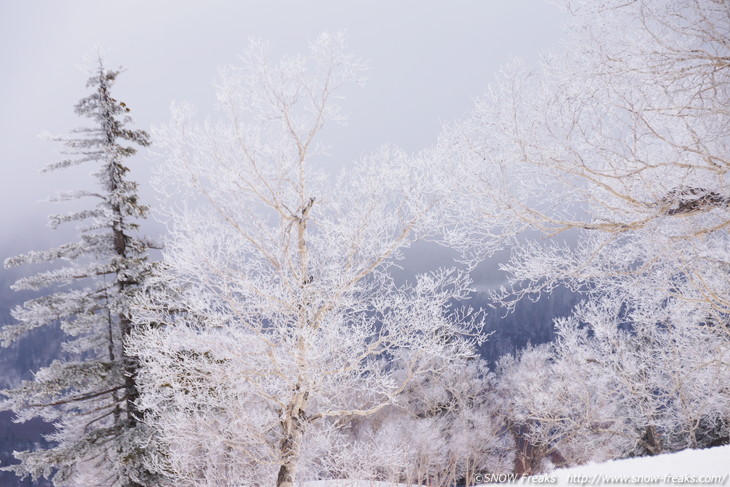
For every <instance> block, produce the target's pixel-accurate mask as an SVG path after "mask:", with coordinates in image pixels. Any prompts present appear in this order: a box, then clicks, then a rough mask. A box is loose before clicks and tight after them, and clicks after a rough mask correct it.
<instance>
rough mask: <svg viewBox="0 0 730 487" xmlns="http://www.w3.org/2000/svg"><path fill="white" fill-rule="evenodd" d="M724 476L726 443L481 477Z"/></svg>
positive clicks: (710, 481) (621, 479)
mask: <svg viewBox="0 0 730 487" xmlns="http://www.w3.org/2000/svg"><path fill="white" fill-rule="evenodd" d="M728 478H730V445H728V446H721V447H716V448H708V449H705V450H684V451H681V452H678V453H672V454H667V455H658V456H654V457H641V458H629V459H625V460H615V461H610V462H605V463H599V464H589V465H583V466H580V467H574V468H568V469H558V470H555V471H553V472H551V473H550V474H547V475H544V476H539V475H538V476H533V477H526V478H524V479H520V480H516V481H515V480H513V478H512V479H511V478H510V476H499V477H494V478H491V479H486V478H483V480H492V481H497V482H510V480H512V482H514V483H517V484H536V485H539V484H545V485H727V482H728ZM477 480H479V479H477ZM482 485H486V483H485V484H482Z"/></svg>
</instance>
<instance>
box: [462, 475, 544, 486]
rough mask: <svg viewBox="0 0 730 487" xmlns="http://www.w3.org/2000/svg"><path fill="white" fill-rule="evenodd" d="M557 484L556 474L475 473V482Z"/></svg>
mask: <svg viewBox="0 0 730 487" xmlns="http://www.w3.org/2000/svg"><path fill="white" fill-rule="evenodd" d="M517 482H520V483H523V484H557V483H558V478H557V477H556V476H555V475H518V474H516V473H478V474H476V475H474V483H475V484H510V483H512V484H514V483H517Z"/></svg>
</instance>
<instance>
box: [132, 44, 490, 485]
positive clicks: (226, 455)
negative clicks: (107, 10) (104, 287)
mask: <svg viewBox="0 0 730 487" xmlns="http://www.w3.org/2000/svg"><path fill="white" fill-rule="evenodd" d="M310 47H311V49H310V53H309V55H308V56H306V57H305V56H299V57H294V58H285V59H284V60H282V61H280V62H279V63H273V62H270V61H269V60H268V52H267V48H266V46H265V45H263V44H261V43H259V42H253V43H252V45H251V47H250V49H249V51H247V53H246V54H245V55H244V56H243V57H242V63H243V66H242V67H240V68H239V67H236V68H228V69H225V70H223V71H222V72H221V78H220V81H219V82H218V98H219V101H220V106H221V109H222V115H221V117H218V118H219V119H220V120H219V121H212V120H208V121H206V122H205V123H198V122H195V121H194V120H193V115H192V109H191V108H190V107H186V106H180V107H177V108H176V109H175V110H173V114H172V120H171V122H170V123H169V124H168V125H167V126H166V127H163V128H162V129H160V131H159V132H158V133H157V134H156V140H158V141H159V142H160V144H161V146H162V147H163V148H164V150H165V152H166V156H167V160H166V161H165V163H164V164H163V166H162V168H161V170H160V173H159V174H160V176H159V178H158V180H157V185H158V188H159V189H160V190H161V191H162V192H163V193H164V194H166V195H168V196H170V197H181V196H182V197H184V198H186V205H185V206H183V205H179V204H177V205H174V206H173V205H171V208H169V213H170V215H171V218H172V222H173V228H172V230H171V233H170V235H169V238H168V240H167V243H166V248H165V254H164V262H163V265H162V266H161V268H160V271H159V272H158V273H157V275H155V276H154V277H153V278H152V279H151V280H149V281H148V284H147V288H146V289H147V292H146V293H145V294H144V295H142V296H140V298H139V299H138V301H137V303H136V306H135V313H134V316H135V319H136V322H137V323H138V324H139V325H144V324H154V326H150V328H149V329H148V330H147V331H146V332H144V333H141V334H139V335H137V336H135V337H134V338H133V339H132V340H131V342H130V346H131V348H132V349H133V350H134V353H135V355H136V356H137V357H138V359H139V360H140V362H141V364H142V369H141V374H142V375H141V378H142V379H143V380H142V390H141V396H140V406H141V407H142V408H143V409H144V410H145V411H146V414H147V415H148V418H149V421H151V424H153V425H154V426H155V427H156V428H157V429H158V430H159V431H160V433H161V438H162V441H163V442H164V443H165V445H166V448H167V449H166V450H165V452H164V454H162V455H159V456H157V457H155V458H154V459H153V460H152V462H153V463H152V468H154V469H157V470H158V471H160V472H163V473H164V474H165V475H167V476H168V477H169V478H170V479H171V480H172V481H173V483H174V484H175V485H200V484H201V483H210V484H215V485H231V484H251V483H255V482H260V481H261V480H262V479H268V480H266V482H269V483H273V482H276V483H277V485H280V486H290V485H292V484H293V483H294V482H295V481H301V480H306V479H308V478H332V477H333V476H336V475H346V473H343V472H341V471H339V470H337V469H336V468H335V467H326V465H328V462H329V461H330V460H331V459H332V457H333V456H334V455H335V452H334V451H333V448H335V445H340V446H339V447H337V448H342V447H344V445H342V443H337V441H339V440H338V438H341V432H342V429H343V428H345V427H346V426H347V425H348V424H350V423H351V422H352V421H353V419H355V418H366V417H368V416H372V415H375V414H378V413H379V412H384V411H385V409H386V408H389V407H393V406H394V405H396V404H397V403H398V401H399V398H400V397H401V396H402V395H403V394H404V393H405V391H406V390H407V389H408V388H409V387H410V386H411V385H413V384H414V383H415V382H416V381H418V380H419V378H422V377H423V376H424V375H426V374H431V375H433V376H435V377H438V376H439V375H440V374H442V373H447V372H448V371H449V370H450V367H452V364H453V363H455V362H456V361H459V360H462V361H463V360H466V359H468V358H470V357H473V355H474V349H473V346H472V344H473V342H475V341H478V340H480V339H481V338H480V329H481V326H482V317H481V315H480V314H479V313H476V312H474V311H472V310H468V309H461V308H459V307H458V306H457V304H456V303H457V302H458V301H459V300H461V299H463V298H465V297H466V296H467V295H468V293H469V290H470V281H469V279H468V276H467V275H466V274H465V273H463V272H460V271H457V270H454V269H445V270H435V271H433V272H431V273H427V274H424V275H421V276H419V277H418V278H417V279H416V280H415V281H414V282H412V283H410V284H407V285H404V286H397V285H396V284H395V282H394V280H393V278H392V277H391V276H390V272H389V270H390V268H391V267H392V266H393V265H396V263H397V261H398V259H399V258H400V257H401V255H402V252H403V250H405V249H406V248H408V246H409V245H410V244H411V243H412V242H413V240H414V239H416V238H427V237H429V236H437V235H440V232H441V230H442V229H441V226H440V225H441V220H440V218H442V216H443V211H444V203H443V202H444V201H445V198H444V193H443V190H442V189H441V188H442V186H441V185H440V184H439V181H438V180H437V179H436V178H435V176H434V175H435V174H436V171H435V167H434V168H432V167H430V166H429V165H433V162H432V160H431V159H428V158H425V157H424V158H422V157H413V156H409V155H407V154H405V153H403V152H401V151H398V150H396V149H392V148H384V149H381V150H380V151H378V152H376V153H374V154H372V155H371V156H368V157H366V158H365V159H364V160H363V161H362V162H360V163H358V164H356V165H355V166H354V167H350V168H347V169H345V170H344V171H343V172H342V174H341V175H340V176H339V177H338V178H336V179H334V178H332V177H331V176H329V175H328V174H327V173H326V172H325V170H324V166H323V164H322V161H323V158H322V156H323V145H322V143H321V142H320V137H321V135H320V132H322V131H323V130H324V129H326V126H327V124H329V123H332V122H340V121H341V120H342V116H341V111H340V109H339V105H338V104H337V103H336V101H337V92H338V90H339V89H340V87H341V86H342V85H345V84H347V83H352V82H356V81H358V80H359V78H360V76H361V72H362V65H361V64H360V63H359V62H358V61H357V60H356V59H354V58H353V57H352V56H351V55H349V54H347V52H346V50H345V48H344V42H343V38H342V36H341V35H322V36H320V37H319V38H318V39H317V40H316V41H315V42H314V43H312V45H311V46H310ZM431 169H434V170H433V171H431ZM160 325H162V326H160ZM314 449H318V450H314ZM304 452H307V453H306V454H305V453H304ZM318 452H320V453H321V454H320V453H318Z"/></svg>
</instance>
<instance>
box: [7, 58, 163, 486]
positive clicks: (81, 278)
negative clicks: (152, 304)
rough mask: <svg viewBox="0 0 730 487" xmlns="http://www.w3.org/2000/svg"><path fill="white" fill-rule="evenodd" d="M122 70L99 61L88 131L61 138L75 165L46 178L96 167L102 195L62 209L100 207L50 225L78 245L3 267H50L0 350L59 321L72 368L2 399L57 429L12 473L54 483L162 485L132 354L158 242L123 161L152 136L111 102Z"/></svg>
mask: <svg viewBox="0 0 730 487" xmlns="http://www.w3.org/2000/svg"><path fill="white" fill-rule="evenodd" d="M120 72H121V71H120V70H108V69H106V68H105V67H104V65H103V63H102V61H101V59H99V64H98V67H97V68H96V69H95V72H94V73H93V74H92V76H91V77H90V78H89V80H88V82H87V86H88V87H89V88H91V89H92V93H91V94H90V95H89V96H87V97H85V98H83V99H81V101H79V103H78V104H77V105H76V113H77V114H78V115H79V116H82V117H86V118H88V119H90V121H91V123H90V125H89V126H86V127H83V128H79V129H77V130H75V131H74V132H73V135H72V136H69V137H62V138H58V139H57V140H58V141H60V142H62V143H63V144H64V145H65V146H66V147H67V149H68V153H69V154H70V157H69V158H66V159H63V160H61V161H59V162H54V163H51V164H49V165H47V166H46V167H45V168H44V170H43V171H44V172H48V171H56V170H61V169H64V168H67V167H71V166H76V165H80V164H83V165H94V167H95V169H94V173H93V175H94V177H95V179H96V181H97V183H98V184H97V187H96V188H94V189H90V190H82V191H74V192H69V193H63V194H61V195H59V196H58V197H57V198H56V199H58V200H61V201H67V200H80V199H87V198H88V199H94V200H96V201H97V203H96V206H94V207H91V208H87V209H81V210H78V211H73V212H71V213H67V214H60V215H53V216H51V218H50V224H51V227H52V228H56V227H57V226H59V225H61V224H66V223H75V224H76V225H77V226H78V227H77V228H78V230H79V239H78V240H77V241H75V242H71V243H67V244H64V245H61V246H60V247H57V248H54V249H51V250H45V251H33V252H29V253H27V254H24V255H20V256H17V257H12V258H9V259H7V260H6V261H5V265H6V266H17V265H23V264H46V263H51V264H53V265H52V266H51V268H50V270H43V271H42V272H39V273H38V274H36V275H34V276H31V277H26V278H23V279H20V280H19V281H18V282H16V283H15V284H14V286H13V289H15V290H33V291H39V290H46V292H45V294H42V295H41V296H40V297H38V298H34V299H31V300H29V301H26V302H25V303H24V304H23V305H20V306H18V307H16V308H15V309H14V310H13V317H14V318H15V319H16V320H17V323H15V324H10V325H6V326H4V327H3V328H2V330H0V340H1V341H2V344H3V345H6V346H7V345H9V344H10V343H12V342H14V341H15V340H18V339H20V338H21V337H23V336H24V335H25V334H26V333H27V332H29V331H30V330H33V329H36V328H39V327H44V326H49V325H52V324H56V323H60V326H61V329H62V330H63V331H64V332H65V333H66V335H67V336H68V340H67V341H65V342H64V344H63V350H64V357H63V358H61V359H58V360H56V361H54V362H53V363H52V364H51V365H50V366H48V367H44V368H42V369H40V370H39V371H37V372H36V373H35V376H34V379H33V380H30V381H24V382H23V383H22V384H21V385H20V386H18V387H17V388H15V389H12V390H5V391H2V393H3V394H4V395H5V396H6V399H5V400H4V401H3V402H2V404H1V406H2V408H3V409H11V410H13V411H14V412H15V413H16V415H17V420H18V421H26V420H28V419H30V418H33V417H41V418H43V419H44V420H45V421H49V422H53V423H54V425H55V427H56V431H55V433H53V434H52V435H50V436H49V437H48V439H49V440H50V441H51V442H52V443H51V444H52V445H53V446H51V447H50V448H48V449H46V450H39V451H24V452H17V453H16V457H17V458H18V459H19V460H20V464H19V465H15V466H10V467H6V469H8V470H11V471H13V472H15V473H16V474H17V475H20V476H26V475H30V476H32V477H33V478H37V477H40V476H44V477H47V478H52V479H53V482H54V483H55V484H56V485H109V486H125V487H131V486H140V485H157V483H156V482H155V480H154V478H152V477H150V476H149V474H148V472H147V471H146V470H145V469H144V467H143V466H142V459H141V458H142V456H143V455H144V448H145V445H146V443H148V442H149V434H148V430H147V427H146V426H145V425H144V424H143V423H141V422H140V413H139V411H138V409H137V406H136V403H135V401H136V400H137V396H138V391H137V361H136V359H134V358H133V357H132V356H130V355H129V353H128V351H127V349H126V347H125V344H124V341H125V340H126V339H127V338H128V337H129V335H130V333H131V332H132V330H133V325H132V321H131V320H132V317H131V314H130V303H131V300H132V298H133V296H134V295H135V294H136V293H137V290H138V288H139V286H140V284H141V282H142V281H143V279H144V278H145V276H146V275H147V274H148V273H149V271H150V263H149V262H148V256H147V251H148V249H149V247H150V244H149V242H148V241H147V240H146V239H144V238H141V237H139V236H138V230H139V228H138V224H139V221H140V219H142V218H144V217H145V214H146V213H147V207H146V206H144V205H142V204H140V202H139V201H138V196H137V184H136V183H135V182H132V181H130V180H129V179H128V174H127V173H128V172H129V169H128V167H127V166H126V160H127V158H129V157H130V156H132V155H134V154H135V152H136V148H135V146H138V147H146V146H148V145H149V144H150V138H149V136H148V134H147V133H146V132H144V131H142V130H136V129H132V128H129V124H130V122H131V118H130V117H129V115H128V112H129V111H130V109H129V107H127V105H126V104H125V103H124V102H120V101H118V100H116V99H115V98H113V97H112V94H111V88H112V86H113V84H114V82H115V81H116V78H117V76H118V75H119V73H120ZM45 267H46V269H48V267H49V266H48V265H46V266H45Z"/></svg>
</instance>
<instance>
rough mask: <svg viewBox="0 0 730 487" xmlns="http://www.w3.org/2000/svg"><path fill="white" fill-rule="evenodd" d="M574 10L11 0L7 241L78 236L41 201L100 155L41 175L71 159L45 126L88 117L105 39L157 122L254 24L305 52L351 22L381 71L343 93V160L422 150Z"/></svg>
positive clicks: (194, 92)
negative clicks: (84, 67) (97, 55)
mask: <svg viewBox="0 0 730 487" xmlns="http://www.w3.org/2000/svg"><path fill="white" fill-rule="evenodd" d="M563 19H564V18H563V14H562V13H561V12H560V11H559V10H558V9H557V8H556V7H554V6H552V5H550V4H548V3H547V2H543V1H542V0H469V1H467V0H450V1H448V2H447V1H440V2H438V1H424V0H411V1H396V0H387V1H386V0H378V1H375V0H369V1H352V2H351V1H343V0H332V1H329V0H327V1H325V0H317V1H303V0H298V1H286V2H284V1H263V0H262V1H258V2H254V1H229V2H224V1H215V0H207V1H199V2H186V1H173V0H166V1H153V0H147V1H140V0H125V1H123V2H99V1H63V2H60V1H50V0H48V1H17V2H11V1H2V2H0V63H1V64H0V65H1V66H2V76H0V147H1V148H2V149H1V150H0V171H1V172H0V205H1V206H0V228H2V234H1V235H2V236H1V238H0V250H2V251H3V252H4V253H16V252H19V251H22V250H26V249H29V248H36V249H43V248H47V247H48V245H50V244H51V243H59V241H62V240H61V239H62V238H66V237H64V236H63V235H62V234H60V235H59V232H55V233H54V232H52V231H51V230H50V229H48V227H47V226H46V216H47V215H48V214H49V213H52V212H54V211H56V210H59V209H61V210H63V208H61V207H59V205H58V204H51V203H38V202H39V201H41V200H43V199H45V198H47V197H48V196H49V194H52V193H54V192H55V190H56V189H58V190H71V189H79V188H88V186H89V180H88V177H87V174H88V173H89V172H90V171H91V169H92V168H91V167H88V166H85V167H82V168H80V169H78V170H71V171H61V172H58V173H50V174H39V172H38V171H39V169H40V168H41V167H42V166H43V165H44V164H46V163H47V162H50V161H53V160H56V159H58V158H59V149H60V144H57V143H54V142H52V141H47V140H43V139H40V138H38V134H40V133H41V132H42V131H44V130H46V131H49V132H51V133H53V134H64V133H66V132H67V131H68V130H70V129H72V128H74V127H76V126H79V125H80V124H81V123H82V121H81V120H80V119H78V117H76V115H75V114H74V112H73V106H74V104H75V103H76V102H77V101H78V100H79V99H80V98H82V97H83V96H85V95H86V94H87V93H88V92H87V90H86V88H85V81H86V78H87V75H86V74H85V73H84V72H82V71H80V70H79V69H78V68H77V67H78V66H79V65H81V64H83V61H84V57H85V55H88V54H89V53H91V52H93V49H94V47H95V46H100V47H101V48H103V49H104V51H105V52H106V62H107V64H108V65H109V66H110V67H117V66H119V65H123V66H125V67H126V68H127V72H126V73H124V74H123V75H122V76H121V77H120V78H119V81H118V82H117V85H116V86H115V97H116V98H117V99H119V100H123V101H125V102H126V103H127V104H128V105H129V106H130V107H131V108H132V112H131V115H132V116H133V117H134V119H135V126H136V127H137V128H144V129H148V128H149V127H150V126H151V125H154V124H159V123H164V122H165V121H166V120H167V117H168V111H169V105H170V102H171V101H173V100H188V101H191V102H193V103H195V104H196V105H198V107H199V111H200V112H201V113H204V114H205V113H210V112H211V111H212V110H213V105H214V93H213V89H212V87H211V83H212V80H213V78H214V77H215V74H216V71H217V68H218V67H219V66H221V65H225V64H231V63H235V62H236V60H237V56H238V55H239V54H240V53H241V52H242V51H243V49H244V48H245V47H246V45H247V42H248V39H249V38H250V37H252V36H254V37H259V38H263V39H266V40H269V41H270V43H271V45H272V47H273V48H274V53H276V54H282V53H291V54H295V53H298V52H304V51H305V50H306V46H307V42H308V41H309V40H310V39H313V38H314V37H315V36H316V35H317V34H319V33H320V32H322V31H331V32H332V31H339V30H346V31H347V33H348V38H349V44H350V47H351V50H352V51H353V52H354V53H355V54H356V55H357V56H358V57H360V58H362V59H364V60H366V61H367V62H368V65H369V71H368V73H367V77H368V82H367V84H366V85H365V87H364V88H362V89H358V90H355V91H353V92H352V93H351V95H352V96H351V97H350V99H348V100H346V102H345V103H344V106H345V109H346V111H347V112H349V115H350V117H349V123H348V125H347V126H346V127H344V128H337V129H336V130H337V132H336V134H335V135H336V139H335V140H334V144H335V147H334V154H335V155H336V157H337V158H338V159H342V160H343V161H344V160H351V159H353V158H357V157H358V156H360V155H362V154H365V153H368V152H370V151H372V150H374V149H375V148H377V147H378V146H379V145H381V144H384V143H392V144H396V145H398V146H400V147H403V148H404V149H406V150H409V151H417V150H419V149H421V148H424V147H426V146H428V145H430V144H431V143H432V142H433V141H434V139H435V137H436V135H437V134H438V132H439V129H440V125H441V122H448V121H452V120H455V119H458V118H460V117H462V116H464V115H466V114H467V113H468V112H469V110H470V108H471V106H472V104H473V99H474V98H475V97H478V96H479V95H480V94H481V93H482V92H483V91H484V89H485V88H486V86H487V85H488V83H489V82H490V81H491V79H492V77H493V76H494V74H495V73H496V71H497V70H498V69H499V68H500V66H501V65H503V64H504V63H505V62H506V61H508V60H509V59H510V58H513V57H520V58H523V59H525V60H526V61H528V62H535V61H537V60H538V58H539V54H540V52H544V51H545V49H546V48H547V47H549V46H550V45H551V44H554V43H555V42H556V41H557V40H558V39H559V36H560V25H561V22H562V21H563ZM335 162H337V161H335ZM154 163H155V161H154V158H153V157H151V156H149V155H147V154H141V155H140V156H138V157H137V158H136V159H135V160H134V161H132V162H131V163H130V165H131V166H132V173H131V177H132V179H135V180H137V181H139V182H140V183H141V184H142V187H143V197H144V198H145V200H146V201H150V200H151V199H152V198H153V195H152V192H151V190H150V189H149V185H148V184H147V179H148V177H149V174H150V172H149V167H150V166H151V165H154ZM151 203H152V204H154V201H151ZM72 230H73V229H69V230H68V231H67V232H71V233H72ZM5 257H7V255H3V256H0V258H3V259H4V258H5Z"/></svg>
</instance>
